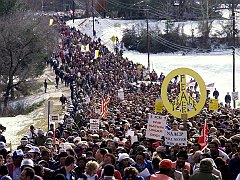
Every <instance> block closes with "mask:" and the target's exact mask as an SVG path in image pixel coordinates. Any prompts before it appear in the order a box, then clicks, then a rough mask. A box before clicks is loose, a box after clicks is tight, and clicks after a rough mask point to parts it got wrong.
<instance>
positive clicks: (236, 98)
mask: <svg viewBox="0 0 240 180" xmlns="http://www.w3.org/2000/svg"><path fill="white" fill-rule="evenodd" d="M238 99H239V98H238V92H232V100H233V101H236V100H238Z"/></svg>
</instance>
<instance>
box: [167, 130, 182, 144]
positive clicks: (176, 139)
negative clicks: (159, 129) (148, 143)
mask: <svg viewBox="0 0 240 180" xmlns="http://www.w3.org/2000/svg"><path fill="white" fill-rule="evenodd" d="M164 137H165V145H168V146H174V145H176V144H177V145H179V146H187V131H171V130H165V134H164Z"/></svg>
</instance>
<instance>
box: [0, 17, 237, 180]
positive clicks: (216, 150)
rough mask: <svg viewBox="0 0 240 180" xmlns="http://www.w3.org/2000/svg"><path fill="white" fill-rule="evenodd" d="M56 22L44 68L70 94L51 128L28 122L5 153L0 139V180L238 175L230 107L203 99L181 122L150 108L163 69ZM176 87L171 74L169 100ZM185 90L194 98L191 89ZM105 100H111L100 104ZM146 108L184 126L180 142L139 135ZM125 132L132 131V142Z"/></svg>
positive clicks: (226, 178) (224, 178)
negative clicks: (214, 107) (204, 134)
mask: <svg viewBox="0 0 240 180" xmlns="http://www.w3.org/2000/svg"><path fill="white" fill-rule="evenodd" d="M55 22H58V24H57V25H56V26H58V27H59V35H60V37H61V40H62V43H61V45H60V46H59V47H58V48H57V49H56V50H55V51H54V52H53V55H52V57H51V59H49V61H48V65H49V66H50V68H52V70H53V71H54V72H55V74H56V78H55V79H56V87H58V85H59V83H62V84H64V85H65V86H66V87H69V90H70V91H71V96H70V97H69V98H68V99H67V97H66V96H64V95H62V97H60V101H61V103H62V105H63V110H64V111H65V113H64V117H63V118H62V120H61V121H59V122H58V123H57V126H55V125H54V124H50V128H49V130H48V131H47V132H44V131H43V130H41V129H35V127H34V126H33V125H32V126H30V129H29V132H28V133H27V135H26V136H24V137H23V138H22V139H21V142H20V145H19V146H18V147H17V150H15V151H14V152H8V151H7V150H6V145H5V143H6V142H4V141H1V142H0V177H1V178H0V179H13V180H19V179H22V180H23V179H24V180H25V179H46V180H48V179H53V180H54V179H56V180H65V179H66V180H73V179H79V180H113V179H118V180H122V179H124V180H149V179H150V180H172V179H176V180H188V179H189V180H198V179H199V180H200V179H204V178H205V179H206V180H212V179H213V180H215V179H220V180H236V179H237V180H239V179H240V175H239V173H240V146H239V142H240V137H239V136H237V134H239V133H240V129H239V125H240V123H239V116H238V115H239V114H240V112H239V111H238V110H237V109H232V108H231V107H230V106H224V105H223V104H221V103H220V104H219V108H218V111H209V110H208V108H207V102H208V100H207V101H206V105H205V107H204V108H203V109H202V111H201V112H200V113H199V114H198V115H196V116H194V117H193V118H190V119H188V120H187V121H186V122H185V124H184V122H183V120H181V119H179V118H175V117H174V116H172V115H171V114H170V113H168V112H167V110H166V109H164V108H163V111H162V113H156V112H155V109H154V104H155V101H156V99H157V98H159V97H160V90H161V83H162V82H163V80H164V77H165V76H164V74H163V73H161V74H160V75H159V76H158V75H157V73H156V72H154V71H152V72H149V71H148V70H147V69H146V68H145V67H144V66H142V65H140V64H135V63H133V62H132V61H131V60H129V59H127V58H123V57H122V52H121V53H120V51H118V50H116V51H115V52H110V51H109V50H108V48H107V47H106V46H105V45H104V44H103V43H102V41H101V39H100V38H98V39H97V38H94V39H92V38H91V37H89V36H87V35H86V34H83V33H82V32H80V31H79V30H77V29H76V28H75V27H69V26H67V25H66V24H65V22H64V21H62V20H61V19H58V18H57V17H55ZM85 46H89V50H86V49H83V47H85ZM96 50H98V51H99V55H98V56H97V57H96V53H95V51H96ZM143 81H148V82H149V83H146V82H143ZM119 89H123V90H124V98H120V97H119V96H118V91H119ZM178 92H179V80H178V77H176V78H174V80H173V81H172V82H171V83H170V85H169V87H168V95H169V99H170V100H171V99H173V98H174V97H176V96H177V94H178ZM188 92H189V94H192V93H195V94H197V96H196V98H198V97H199V96H200V95H199V93H197V87H196V88H188ZM215 94H216V93H215ZM106 97H109V99H110V101H109V102H108V103H107V104H105V108H103V109H102V107H101V105H103V100H104V99H106ZM65 105H66V107H65ZM99 109H101V111H102V110H104V111H105V113H104V115H105V116H102V115H101V112H99ZM150 113H151V114H159V115H162V116H166V117H167V127H166V128H168V129H172V130H175V131H179V130H186V131H187V134H188V143H187V146H186V147H181V146H179V145H177V144H176V145H174V146H167V145H165V143H164V138H161V139H148V138H146V128H147V122H148V115H149V114H150ZM90 119H99V120H100V125H99V129H98V130H97V131H95V130H92V129H90ZM205 120H207V124H208V131H209V134H208V142H209V143H208V145H207V146H206V147H205V148H204V149H202V147H201V145H200V144H199V143H198V138H199V136H200V134H201V131H202V130H203V126H204V122H205ZM128 130H131V131H134V135H136V136H137V140H136V141H134V142H133V140H132V139H131V137H130V136H129V135H128V134H127V132H128ZM1 139H3V138H1ZM4 139H5V138H4Z"/></svg>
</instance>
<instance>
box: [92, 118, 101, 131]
mask: <svg viewBox="0 0 240 180" xmlns="http://www.w3.org/2000/svg"><path fill="white" fill-rule="evenodd" d="M99 125H100V121H99V119H90V130H91V131H99Z"/></svg>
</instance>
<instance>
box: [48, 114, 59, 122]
mask: <svg viewBox="0 0 240 180" xmlns="http://www.w3.org/2000/svg"><path fill="white" fill-rule="evenodd" d="M49 121H50V122H59V121H60V117H59V114H49Z"/></svg>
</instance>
